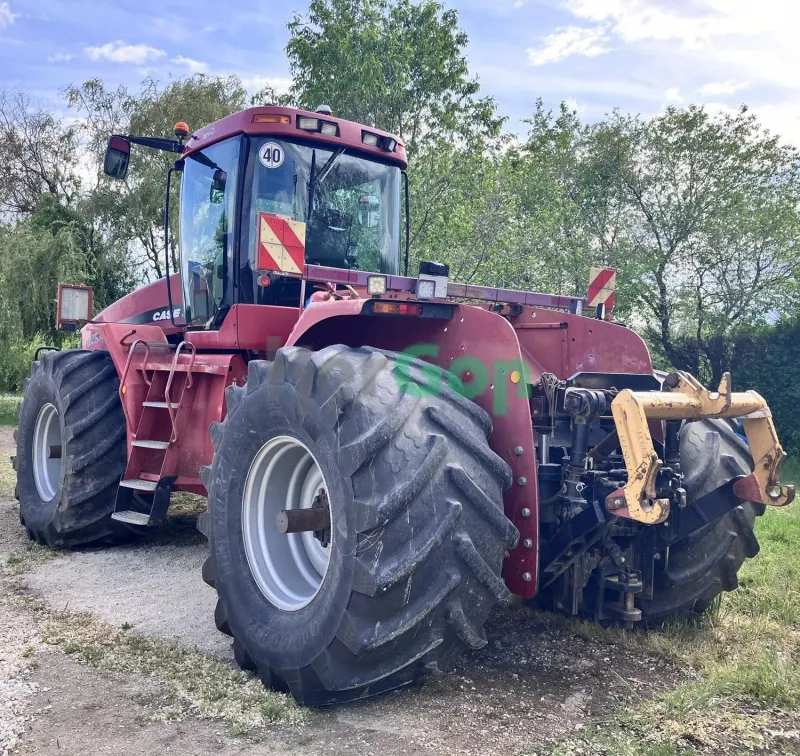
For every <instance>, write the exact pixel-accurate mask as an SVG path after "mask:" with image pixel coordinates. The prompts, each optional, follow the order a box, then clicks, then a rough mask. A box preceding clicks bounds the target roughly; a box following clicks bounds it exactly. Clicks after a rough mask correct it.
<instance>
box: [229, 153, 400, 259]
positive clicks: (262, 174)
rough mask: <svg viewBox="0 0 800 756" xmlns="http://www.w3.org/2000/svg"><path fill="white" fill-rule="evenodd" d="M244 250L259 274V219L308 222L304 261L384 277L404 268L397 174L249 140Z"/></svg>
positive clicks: (358, 160) (344, 156)
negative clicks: (272, 216)
mask: <svg viewBox="0 0 800 756" xmlns="http://www.w3.org/2000/svg"><path fill="white" fill-rule="evenodd" d="M245 186H246V187H251V190H250V191H247V189H246V190H245V193H244V194H245V199H244V203H243V204H244V208H243V211H244V213H243V226H244V229H243V231H244V234H243V237H244V238H243V242H244V247H243V249H242V252H243V255H242V256H243V258H244V253H245V251H246V254H247V256H248V258H249V265H250V268H251V270H254V269H255V257H256V244H257V228H258V224H257V221H258V214H259V213H261V212H266V213H273V214H275V215H280V216H283V217H286V218H291V219H293V220H296V221H300V222H302V223H305V224H306V228H305V234H306V238H305V250H306V251H305V262H306V263H307V264H309V265H325V266H329V267H335V268H349V269H356V270H364V271H371V272H379V273H389V274H393V273H398V272H399V270H400V169H399V168H398V167H396V166H390V165H386V164H384V163H378V162H375V161H373V160H368V159H366V158H363V157H359V156H358V155H355V154H352V153H351V152H350V151H349V150H348V149H345V148H340V149H327V148H320V147H318V146H315V147H311V146H308V145H303V144H297V143H294V142H289V141H286V140H280V139H274V138H271V137H265V138H261V139H251V140H250V154H249V157H248V162H247V177H246V180H245Z"/></svg>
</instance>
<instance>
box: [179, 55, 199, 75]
mask: <svg viewBox="0 0 800 756" xmlns="http://www.w3.org/2000/svg"><path fill="white" fill-rule="evenodd" d="M172 62H173V63H175V64H176V65H178V66H186V68H188V69H189V72H190V73H193V74H195V73H206V71H208V63H203V61H201V60H194V58H185V57H184V56H183V55H178V56H176V57H174V58H173V59H172Z"/></svg>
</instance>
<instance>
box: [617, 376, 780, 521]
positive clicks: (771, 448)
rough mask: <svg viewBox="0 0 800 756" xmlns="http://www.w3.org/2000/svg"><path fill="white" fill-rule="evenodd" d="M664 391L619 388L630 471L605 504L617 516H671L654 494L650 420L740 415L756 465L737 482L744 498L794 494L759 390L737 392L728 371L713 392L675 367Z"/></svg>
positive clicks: (771, 500) (776, 502) (770, 500)
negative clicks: (782, 477) (783, 480)
mask: <svg viewBox="0 0 800 756" xmlns="http://www.w3.org/2000/svg"><path fill="white" fill-rule="evenodd" d="M664 386H665V388H666V389H667V390H666V391H631V390H630V389H624V390H623V391H620V392H619V394H617V396H616V397H615V399H614V401H613V402H612V403H611V412H612V415H613V416H614V422H615V424H616V427H617V434H618V436H619V444H620V447H621V448H622V455H623V457H624V459H625V467H626V468H627V470H628V483H627V485H626V486H625V487H624V488H621V489H619V490H617V491H613V492H612V493H610V494H609V495H608V496H607V497H606V508H607V509H608V510H609V511H610V512H613V513H614V514H615V515H617V516H619V517H627V518H629V519H632V520H636V521H638V522H643V523H646V524H650V525H654V524H656V523H659V522H663V521H664V520H666V519H667V517H668V516H669V507H670V500H669V499H664V498H662V499H659V498H657V495H656V476H657V475H658V472H659V470H660V469H661V467H662V465H663V463H662V461H661V460H660V459H659V457H658V455H657V454H656V451H655V449H654V448H653V439H652V437H651V435H650V429H649V428H648V426H647V422H648V420H668V421H669V420H672V421H675V420H702V419H706V418H741V420H742V424H743V426H744V432H745V435H746V436H747V441H748V443H749V444H750V453H751V454H752V457H753V464H754V470H753V472H752V473H751V474H750V475H747V476H744V477H742V478H741V479H739V480H737V481H736V482H735V484H734V487H733V491H734V493H735V494H736V496H737V497H738V498H739V499H741V500H743V501H756V502H760V503H762V504H770V505H772V506H776V507H782V506H785V505H787V504H789V503H790V502H791V501H792V500H793V499H794V495H795V487H794V486H783V485H781V484H780V482H779V478H778V471H779V470H780V467H781V465H782V464H783V461H784V460H785V459H786V453H785V452H784V451H783V448H782V447H781V445H780V442H779V441H778V435H777V433H776V432H775V425H774V424H773V422H772V413H771V412H770V411H769V407H768V406H767V403H766V401H765V400H764V398H763V397H762V396H760V395H759V394H757V393H756V392H755V391H744V392H738V393H737V392H734V391H732V389H731V377H730V374H729V373H725V374H724V375H723V376H722V381H721V382H720V384H719V388H718V389H717V391H709V390H708V389H706V388H705V387H704V386H703V385H702V384H701V383H700V381H698V380H697V379H696V378H695V377H694V376H692V375H690V374H688V373H684V372H676V373H671V374H670V375H668V376H667V378H666V379H665V381H664Z"/></svg>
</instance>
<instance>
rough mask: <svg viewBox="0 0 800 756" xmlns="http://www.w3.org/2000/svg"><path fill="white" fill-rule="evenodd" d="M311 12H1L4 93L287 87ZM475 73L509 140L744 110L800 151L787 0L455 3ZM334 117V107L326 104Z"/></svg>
mask: <svg viewBox="0 0 800 756" xmlns="http://www.w3.org/2000/svg"><path fill="white" fill-rule="evenodd" d="M306 5H307V0H293V2H290V3H287V2H285V1H284V0H266V1H265V0H251V1H250V2H243V1H242V0H226V2H212V0H193V1H192V2H191V3H189V2H178V1H177V0H116V1H115V2H102V1H100V0H95V1H94V2H92V1H91V0H0V72H2V73H0V86H9V87H16V88H21V89H25V90H27V91H29V92H30V93H31V94H32V95H33V96H34V97H35V98H37V99H39V100H41V101H42V102H43V103H44V104H46V105H48V106H51V107H59V108H61V107H63V100H62V99H61V96H60V94H59V93H60V91H61V90H63V88H64V87H65V86H67V85H69V84H72V83H80V82H81V81H83V80H85V79H87V78H90V77H93V76H99V77H101V78H103V79H104V80H106V81H107V82H109V83H112V84H125V85H128V86H136V85H137V84H138V83H139V82H140V81H141V80H142V78H143V77H144V76H154V77H155V78H158V79H161V80H166V79H167V78H168V77H169V76H171V75H172V76H181V75H186V74H188V73H192V72H196V71H200V72H204V73H208V74H231V73H232V74H237V75H238V76H240V77H241V78H242V79H243V81H244V82H245V85H246V86H247V87H248V88H250V89H251V90H254V91H255V90H257V89H259V88H260V87H261V86H262V85H263V83H264V82H266V81H269V82H270V83H272V84H273V85H275V86H276V87H278V88H282V87H285V86H286V85H287V83H288V70H287V65H286V60H285V57H284V54H283V49H284V46H285V44H286V41H287V38H288V32H287V30H286V23H287V21H288V20H289V19H290V18H291V17H292V12H293V10H298V11H301V12H302V11H303V10H305V8H306ZM448 5H449V6H450V7H457V8H458V9H459V11H460V18H461V24H462V26H463V27H464V29H465V30H466V31H467V33H468V34H469V38H470V44H469V47H468V50H467V55H468V59H469V62H470V67H471V69H472V71H473V73H475V74H477V75H478V76H479V77H480V80H481V84H482V88H483V91H484V92H485V93H487V94H491V95H494V96H495V97H496V99H497V101H498V104H499V110H500V112H501V114H503V115H506V116H508V118H509V121H508V128H509V130H512V131H518V132H524V129H525V127H524V124H523V123H522V120H523V119H524V118H526V117H527V116H528V115H529V114H530V113H531V112H532V110H533V106H534V102H535V100H536V98H537V97H538V96H541V97H543V98H544V100H545V102H546V103H547V104H548V105H550V106H556V105H557V104H558V102H559V101H560V100H562V99H563V100H567V101H568V102H569V103H570V104H571V105H572V106H573V107H575V108H577V109H578V111H579V112H580V113H581V115H582V116H584V117H585V118H588V119H596V118H599V117H601V116H602V115H603V113H605V112H607V111H609V110H611V109H612V108H614V107H620V108H622V109H623V110H625V111H631V112H635V113H641V114H643V115H648V116H649V115H653V114H655V113H658V112H659V111H660V110H661V109H663V107H665V106H666V105H667V104H676V105H683V104H686V103H687V102H698V103H705V104H706V105H707V106H708V107H709V108H711V109H712V110H714V111H723V112H724V111H727V110H732V109H735V108H736V107H737V106H738V105H739V104H741V103H743V102H746V103H747V104H748V105H749V106H750V107H751V108H752V109H753V110H754V111H755V112H756V113H757V114H758V115H759V117H760V118H761V119H762V121H763V123H764V124H765V125H766V126H768V127H769V128H771V129H773V130H775V131H777V132H778V133H781V134H783V135H784V136H785V137H786V138H787V139H789V140H790V141H793V142H795V143H797V144H800V44H798V42H797V39H796V37H797V29H798V27H800V23H799V22H800V6H798V5H797V4H796V3H793V2H790V1H789V0H458V2H449V3H448ZM332 105H334V107H335V103H332Z"/></svg>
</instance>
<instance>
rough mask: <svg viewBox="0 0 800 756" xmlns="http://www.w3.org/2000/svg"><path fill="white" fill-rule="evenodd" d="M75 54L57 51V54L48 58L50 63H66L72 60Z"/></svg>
mask: <svg viewBox="0 0 800 756" xmlns="http://www.w3.org/2000/svg"><path fill="white" fill-rule="evenodd" d="M74 57H75V56H74V55H73V54H72V53H56V54H55V55H51V56H50V57H49V58H48V59H47V62H48V63H66V62H67V61H68V60H72V59H73V58H74Z"/></svg>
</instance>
